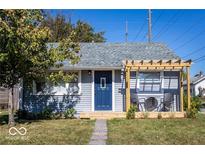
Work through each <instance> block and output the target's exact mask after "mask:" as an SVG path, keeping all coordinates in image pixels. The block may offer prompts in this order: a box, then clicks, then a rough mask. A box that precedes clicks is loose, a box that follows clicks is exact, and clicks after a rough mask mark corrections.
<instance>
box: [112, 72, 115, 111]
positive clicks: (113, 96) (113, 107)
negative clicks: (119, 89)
mask: <svg viewBox="0 0 205 154" xmlns="http://www.w3.org/2000/svg"><path fill="white" fill-rule="evenodd" d="M112 111H113V112H115V70H112Z"/></svg>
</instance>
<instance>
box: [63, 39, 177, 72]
mask: <svg viewBox="0 0 205 154" xmlns="http://www.w3.org/2000/svg"><path fill="white" fill-rule="evenodd" d="M80 54H81V59H80V62H79V63H78V64H76V65H74V66H72V65H70V64H68V63H66V62H65V63H64V67H65V68H70V67H72V68H73V67H74V68H81V69H83V68H84V69H91V68H121V67H122V61H123V60H126V59H129V60H160V59H162V60H170V59H171V60H177V59H180V57H178V56H177V55H176V54H175V53H174V52H173V51H171V50H170V49H169V48H168V47H167V46H166V45H165V44H162V43H80Z"/></svg>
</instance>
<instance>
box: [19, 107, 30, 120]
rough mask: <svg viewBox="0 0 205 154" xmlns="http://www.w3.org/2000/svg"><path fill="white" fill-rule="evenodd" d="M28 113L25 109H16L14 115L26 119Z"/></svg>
mask: <svg viewBox="0 0 205 154" xmlns="http://www.w3.org/2000/svg"><path fill="white" fill-rule="evenodd" d="M28 114H29V113H28V111H26V110H22V109H19V110H18V111H16V116H17V118H18V119H26V118H27V116H28Z"/></svg>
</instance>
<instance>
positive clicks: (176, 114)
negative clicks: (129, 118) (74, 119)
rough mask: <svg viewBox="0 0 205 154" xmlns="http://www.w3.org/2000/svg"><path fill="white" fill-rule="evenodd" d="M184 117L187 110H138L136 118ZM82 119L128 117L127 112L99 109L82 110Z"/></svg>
mask: <svg viewBox="0 0 205 154" xmlns="http://www.w3.org/2000/svg"><path fill="white" fill-rule="evenodd" d="M159 115H160V118H184V117H185V112H136V113H135V118H136V119H143V118H150V119H157V118H159ZM80 118H81V119H114V118H126V112H111V111H110V112H108V111H98V112H81V113H80Z"/></svg>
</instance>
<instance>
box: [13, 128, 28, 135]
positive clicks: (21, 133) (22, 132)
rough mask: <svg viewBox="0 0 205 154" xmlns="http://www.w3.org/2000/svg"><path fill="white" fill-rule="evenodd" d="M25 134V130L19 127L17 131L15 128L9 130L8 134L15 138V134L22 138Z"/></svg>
mask: <svg viewBox="0 0 205 154" xmlns="http://www.w3.org/2000/svg"><path fill="white" fill-rule="evenodd" d="M26 133H27V129H26V128H24V127H21V128H19V129H17V128H16V127H11V128H9V134H10V135H12V136H15V135H17V134H19V135H21V136H24V135H26Z"/></svg>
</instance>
